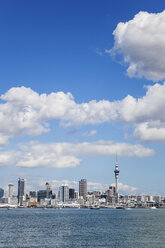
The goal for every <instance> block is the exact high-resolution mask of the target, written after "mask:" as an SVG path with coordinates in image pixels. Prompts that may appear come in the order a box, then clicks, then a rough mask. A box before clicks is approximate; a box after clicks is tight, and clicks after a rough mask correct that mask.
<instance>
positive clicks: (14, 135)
mask: <svg viewBox="0 0 165 248" xmlns="http://www.w3.org/2000/svg"><path fill="white" fill-rule="evenodd" d="M140 11H141V12H140ZM163 11H164V1H160V0H158V1H156V2H155V1H148V0H145V1H141V0H140V1H138V2H137V1H131V0H130V1H128V0H126V1H121V0H120V1H111V0H109V1H108V0H102V1H99V0H95V1H86V0H83V1H81V0H80V1H73V0H71V1H67V0H62V1H45V0H44V1H41V0H40V1H37V0H35V1H1V4H0V31H1V39H0V54H1V56H0V72H1V73H0V95H1V106H0V112H1V114H0V126H1V127H0V145H1V150H0V160H1V161H0V165H1V167H0V170H1V173H0V181H1V185H0V186H2V187H6V186H7V184H8V183H9V182H13V183H14V184H15V190H16V189H17V179H18V177H24V178H27V182H28V185H29V189H32V188H33V189H38V188H39V187H44V183H45V182H46V181H49V182H50V183H51V184H52V185H53V187H54V189H55V188H57V187H58V186H59V185H60V183H62V182H63V180H68V184H70V185H71V186H72V185H73V186H74V185H75V183H73V182H77V181H79V180H80V179H81V178H87V180H88V181H89V182H90V186H89V189H103V188H104V187H107V185H110V184H112V183H114V172H113V170H114V165H115V153H116V152H117V153H118V160H119V167H120V175H119V180H120V183H121V185H120V191H121V192H125V193H128V192H132V193H133V192H135V193H143V192H144V193H154V194H162V195H163V194H165V192H164V186H165V183H164V172H165V168H164V159H165V155H164V141H165V120H164V117H163V116H164V115H163V114H164V112H163V111H164V107H163V104H164V101H165V92H164V88H165V86H164V84H163V82H164V79H165V75H164V67H165V61H164V53H165V45H164V44H165V42H164V40H165V35H164V33H165V24H164V23H165V22H164V21H165V17H164V16H165V13H164V12H163ZM139 12H140V13H139ZM151 13H154V14H151ZM135 15H136V16H135ZM119 23H121V24H119ZM147 86H149V87H148V88H147ZM53 92H54V94H53ZM68 92H70V93H69V94H67V93H68ZM128 95H129V97H128Z"/></svg>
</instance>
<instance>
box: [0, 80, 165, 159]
mask: <svg viewBox="0 0 165 248" xmlns="http://www.w3.org/2000/svg"><path fill="white" fill-rule="evenodd" d="M146 91H147V92H146V94H145V95H144V96H143V97H141V98H135V97H133V96H131V95H128V96H126V97H125V98H124V99H122V100H120V101H112V102H111V101H108V100H100V101H95V100H92V101H90V102H85V103H79V104H78V103H76V102H75V100H74V98H73V96H72V95H71V93H64V92H56V93H51V94H48V95H46V94H41V95H39V94H38V93H37V92H35V91H33V90H32V89H29V88H25V87H19V88H11V89H10V90H9V91H7V92H6V93H5V94H3V95H1V97H0V99H1V100H2V102H1V103H0V146H3V145H5V144H8V143H9V140H10V139H11V138H12V137H15V136H19V135H32V136H34V135H40V134H42V133H44V132H48V131H50V128H49V120H53V119H56V120H59V121H60V122H61V123H62V125H63V126H72V127H73V128H75V129H76V130H77V128H78V126H80V125H89V124H90V125H94V124H101V123H105V122H112V121H119V122H124V123H133V125H134V124H136V128H135V137H139V138H140V139H141V140H144V139H145V137H142V135H140V133H142V132H141V130H142V129H144V126H145V127H146V128H148V127H149V125H150V126H151V123H152V129H150V130H148V135H149V133H150V134H152V132H154V133H155V138H153V140H154V141H156V140H160V139H161V140H162V137H160V135H159V133H160V128H159V127H158V126H157V123H158V122H159V123H160V126H161V131H164V126H165V125H164V123H165V108H164V102H165V84H158V83H157V84H155V85H153V86H148V87H147V88H146ZM145 123H148V124H145ZM138 124H139V127H138ZM142 124H143V125H142ZM154 125H155V126H154ZM149 131H150V132H149ZM95 133H96V131H95V130H91V131H90V132H86V133H84V134H83V135H84V136H91V135H94V134H95ZM152 136H153V135H151V136H150V138H147V140H149V139H150V140H152ZM156 136H157V138H156ZM159 137H160V138H159ZM163 137H164V136H163ZM163 139H164V138H163ZM70 159H71V160H72V158H70Z"/></svg>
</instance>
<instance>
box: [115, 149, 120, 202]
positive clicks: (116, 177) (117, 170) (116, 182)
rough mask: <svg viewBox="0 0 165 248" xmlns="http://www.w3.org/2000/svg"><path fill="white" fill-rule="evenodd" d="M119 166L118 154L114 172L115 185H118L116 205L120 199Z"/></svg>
mask: <svg viewBox="0 0 165 248" xmlns="http://www.w3.org/2000/svg"><path fill="white" fill-rule="evenodd" d="M119 172H120V171H119V165H118V160H117V153H116V164H115V170H114V173H115V184H116V192H115V193H116V195H115V196H116V203H117V202H118V198H119V195H118V178H119Z"/></svg>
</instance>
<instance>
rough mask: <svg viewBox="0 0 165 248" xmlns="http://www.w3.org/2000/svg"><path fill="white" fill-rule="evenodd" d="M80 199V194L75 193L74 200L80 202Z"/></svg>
mask: <svg viewBox="0 0 165 248" xmlns="http://www.w3.org/2000/svg"><path fill="white" fill-rule="evenodd" d="M78 198H79V193H78V192H77V191H75V192H74V199H75V200H78Z"/></svg>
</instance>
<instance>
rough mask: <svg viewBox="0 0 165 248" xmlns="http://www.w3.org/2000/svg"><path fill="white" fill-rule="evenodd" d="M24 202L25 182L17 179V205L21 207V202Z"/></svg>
mask: <svg viewBox="0 0 165 248" xmlns="http://www.w3.org/2000/svg"><path fill="white" fill-rule="evenodd" d="M25 200H26V180H25V179H21V178H19V179H18V203H19V204H20V205H23V201H25Z"/></svg>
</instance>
